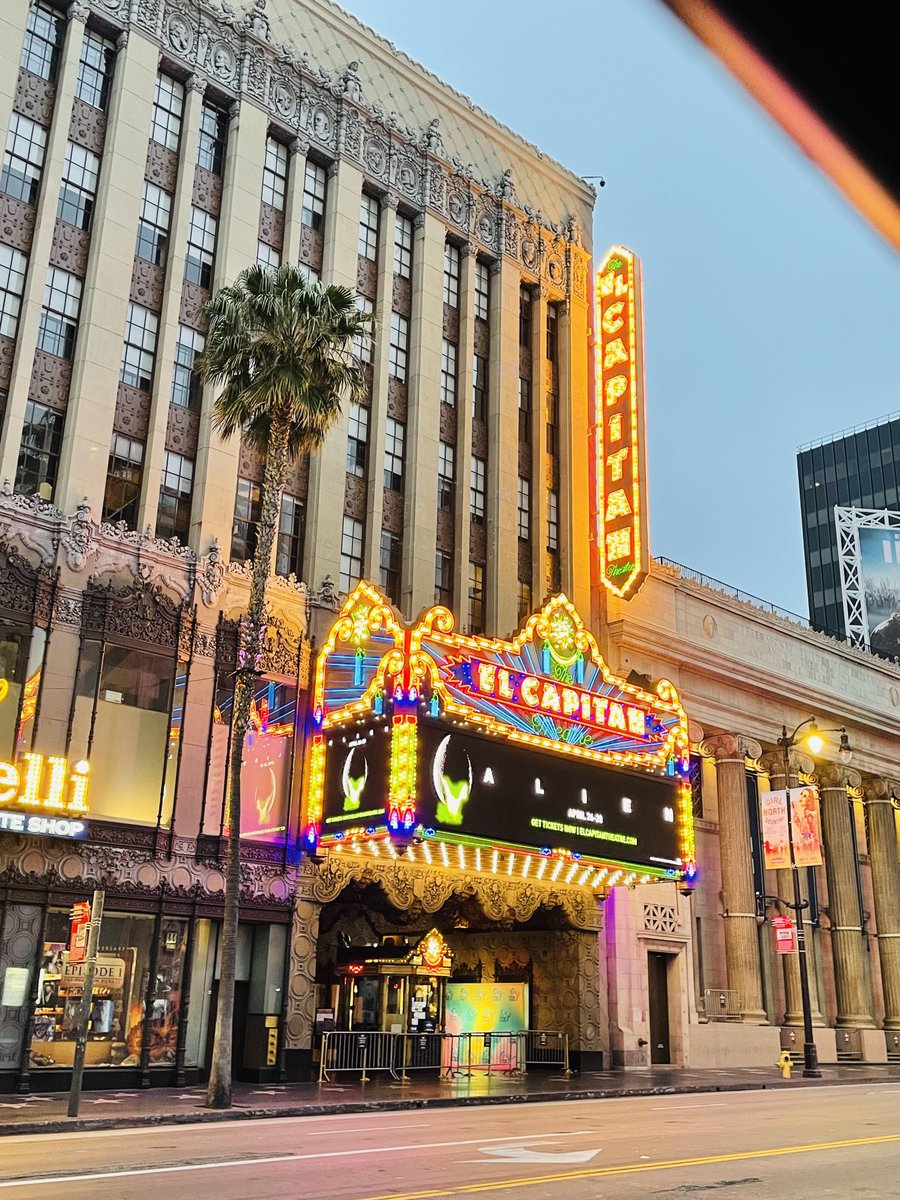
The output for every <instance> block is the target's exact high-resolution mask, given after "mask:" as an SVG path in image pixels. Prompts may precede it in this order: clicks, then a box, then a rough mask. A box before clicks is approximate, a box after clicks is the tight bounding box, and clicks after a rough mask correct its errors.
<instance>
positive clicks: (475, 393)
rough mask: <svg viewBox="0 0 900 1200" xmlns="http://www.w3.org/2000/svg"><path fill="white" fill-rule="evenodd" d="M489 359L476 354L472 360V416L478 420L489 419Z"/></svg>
mask: <svg viewBox="0 0 900 1200" xmlns="http://www.w3.org/2000/svg"><path fill="white" fill-rule="evenodd" d="M487 398H488V360H487V358H486V357H485V356H484V355H483V354H476V355H475V356H474V357H473V360H472V416H473V417H474V419H475V420H476V421H486V420H487Z"/></svg>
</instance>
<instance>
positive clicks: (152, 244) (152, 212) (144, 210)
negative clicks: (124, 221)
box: [135, 180, 172, 267]
mask: <svg viewBox="0 0 900 1200" xmlns="http://www.w3.org/2000/svg"><path fill="white" fill-rule="evenodd" d="M171 218H172V197H171V196H170V195H169V193H168V192H164V191H163V190H162V188H161V187H157V186H156V184H155V183H151V182H150V181H149V180H145V181H144V194H143V197H142V198H141V217H140V221H139V223H138V234H137V246H136V248H135V254H136V255H137V256H138V258H143V259H144V260H145V261H146V262H149V263H153V264H154V265H155V266H157V267H162V266H165V262H166V252H167V250H168V246H169V222H170V220H171Z"/></svg>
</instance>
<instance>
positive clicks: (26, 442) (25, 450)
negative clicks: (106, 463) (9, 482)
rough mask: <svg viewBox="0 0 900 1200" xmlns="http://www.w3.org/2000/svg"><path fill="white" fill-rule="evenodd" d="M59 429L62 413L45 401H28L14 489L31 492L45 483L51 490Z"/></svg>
mask: <svg viewBox="0 0 900 1200" xmlns="http://www.w3.org/2000/svg"><path fill="white" fill-rule="evenodd" d="M62 433H63V414H62V413H60V412H56V411H55V410H54V409H52V408H48V407H47V405H46V404H36V403H35V402H34V401H33V400H29V401H28V403H27V404H26V405H25V421H24V423H23V425H22V441H21V443H20V446H19V462H18V465H17V467H16V491H17V492H24V493H25V495H27V496H33V495H34V494H35V493H36V492H40V491H41V489H42V488H45V487H46V489H48V491H52V489H53V487H54V486H55V484H56V473H57V470H58V468H59V453H60V448H61V446H62Z"/></svg>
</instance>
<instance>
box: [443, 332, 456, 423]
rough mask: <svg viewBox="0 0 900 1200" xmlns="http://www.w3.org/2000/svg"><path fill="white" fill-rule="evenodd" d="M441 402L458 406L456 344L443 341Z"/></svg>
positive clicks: (444, 339)
mask: <svg viewBox="0 0 900 1200" xmlns="http://www.w3.org/2000/svg"><path fill="white" fill-rule="evenodd" d="M441 402H442V403H443V404H449V405H451V406H452V405H455V404H456V344H455V343H454V342H448V341H447V339H446V338H442V339H441Z"/></svg>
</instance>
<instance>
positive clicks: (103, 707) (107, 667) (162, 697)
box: [70, 641, 176, 825]
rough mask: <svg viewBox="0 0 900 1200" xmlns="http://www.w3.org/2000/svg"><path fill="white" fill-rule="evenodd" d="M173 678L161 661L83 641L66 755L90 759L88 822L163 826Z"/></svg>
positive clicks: (170, 664)
mask: <svg viewBox="0 0 900 1200" xmlns="http://www.w3.org/2000/svg"><path fill="white" fill-rule="evenodd" d="M175 674H176V663H175V660H174V658H172V657H170V656H169V655H166V654H158V653H154V652H153V651H149V650H142V649H135V648H132V647H128V646H119V645H110V644H107V645H105V646H103V645H101V643H100V642H94V641H86V642H85V643H84V646H83V647H82V650H81V656H80V659H79V668H78V677H77V680H76V684H75V709H74V714H73V721H72V742H71V751H70V754H71V756H72V757H74V758H88V759H89V760H90V764H91V784H90V792H89V803H90V809H91V814H92V815H93V816H95V817H103V818H105V819H106V820H112V821H125V822H133V823H137V824H141V825H155V824H156V821H157V816H158V815H159V817H160V820H161V823H162V824H168V822H169V819H170V816H171V800H172V795H171V791H172V790H174V789H167V791H166V794H165V795H164V796H163V791H162V789H163V779H164V772H165V769H166V763H167V757H168V745H169V708H170V703H171V699H172V688H173V684H174V680H175ZM161 796H163V802H162V804H161V800H160V797H161Z"/></svg>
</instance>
